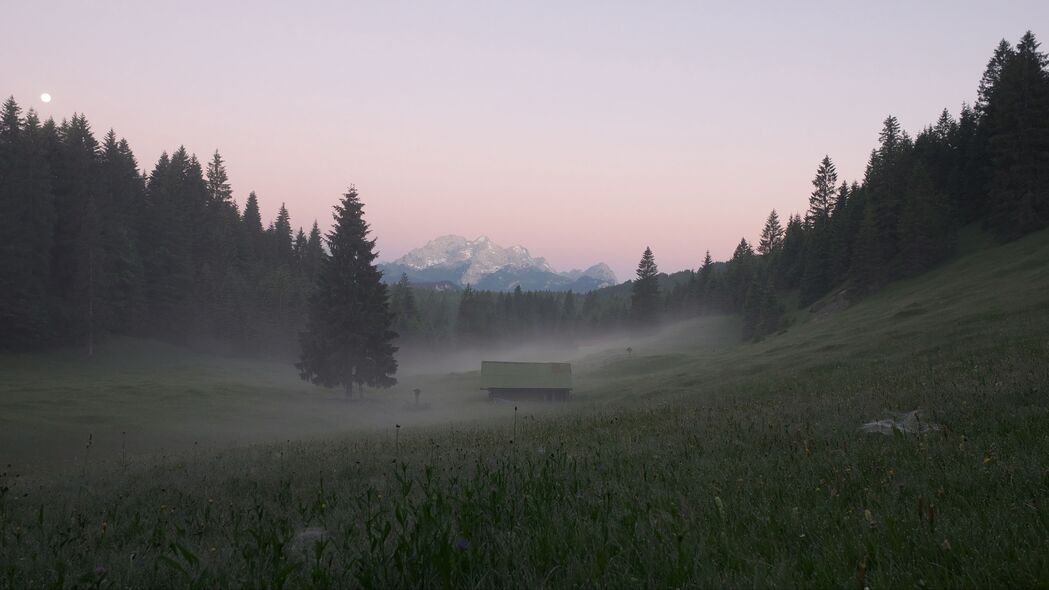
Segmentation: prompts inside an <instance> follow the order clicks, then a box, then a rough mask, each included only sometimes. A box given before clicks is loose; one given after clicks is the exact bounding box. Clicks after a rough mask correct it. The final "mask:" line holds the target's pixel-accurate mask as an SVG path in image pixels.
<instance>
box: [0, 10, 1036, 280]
mask: <svg viewBox="0 0 1049 590" xmlns="http://www.w3.org/2000/svg"><path fill="white" fill-rule="evenodd" d="M724 4H727V3H713V2H711V3H706V2H704V3H701V2H658V3H638V2H634V3H619V2H596V1H595V2H572V3H567V2H549V3H536V2H528V3H524V2H521V3H515V4H511V3H509V2H477V3H464V2H428V3H407V2H394V1H391V2H372V3H344V2H330V3H321V2H295V3H293V2H279V3H277V2H275V3H261V2H241V3H236V2H222V3H214V5H213V3H210V2H195V1H194V2H188V1H184V2H166V3H153V2H146V3H141V2H131V1H129V2H108V1H98V2H95V1H92V2H83V1H77V2H54V1H52V2H36V1H22V0H15V1H14V2H13V6H5V9H4V15H5V21H7V22H8V23H11V24H12V26H9V27H7V28H6V29H5V32H4V34H3V35H2V36H0V55H3V56H4V57H3V60H2V65H0V82H2V84H0V93H2V94H3V95H5V96H6V95H9V94H13V95H14V96H15V97H16V99H18V100H19V101H20V102H21V103H22V104H23V106H32V107H34V108H36V109H37V110H38V111H39V112H40V113H41V114H42V115H44V116H51V115H53V116H55V117H56V118H61V117H64V116H68V115H69V114H71V113H72V112H74V111H75V112H84V113H86V114H87V115H88V118H89V120H90V121H91V122H92V124H93V126H94V128H95V131H96V133H97V134H98V135H99V136H101V135H102V134H103V133H104V132H105V131H106V130H107V129H108V128H110V127H114V128H115V129H116V131H117V133H118V134H120V135H122V136H124V137H126V138H127V139H128V141H129V142H130V143H131V145H132V148H133V149H134V150H135V154H136V156H137V157H138V159H139V163H140V165H142V166H143V167H144V168H146V169H149V168H152V165H153V163H154V162H155V161H156V158H157V157H158V156H159V155H160V153H161V151H163V150H168V151H171V150H172V149H173V148H174V147H176V146H178V145H179V144H185V145H186V147H187V148H188V149H189V150H191V151H193V152H195V153H197V154H198V156H200V157H201V159H205V158H207V157H208V156H209V155H210V154H211V152H212V151H214V150H215V149H216V148H217V149H219V150H220V151H221V152H222V154H223V156H224V157H225V158H226V160H227V163H228V169H229V173H230V177H231V181H232V183H233V188H234V191H235V197H236V198H237V200H238V202H240V203H241V204H243V202H244V199H245V197H246V196H247V193H248V191H250V190H255V191H257V192H258V195H259V199H260V204H261V206H262V210H263V215H264V218H265V219H267V220H268V219H272V217H273V216H274V215H275V213H276V210H277V208H279V207H280V204H281V202H286V203H287V205H288V209H289V210H290V212H291V215H292V221H293V224H295V225H296V226H298V225H302V226H306V227H308V226H309V225H310V224H311V223H312V222H313V220H314V219H317V220H319V221H320V223H321V225H322V227H327V225H328V224H329V222H330V219H331V206H332V205H333V204H334V203H335V201H336V200H337V199H338V197H339V195H340V194H341V193H342V192H343V190H344V189H345V188H346V186H347V185H348V184H350V183H354V184H356V185H357V188H358V190H359V191H360V193H361V196H362V198H363V199H364V201H365V204H366V210H365V211H366V215H367V218H368V221H369V222H370V223H371V225H372V229H373V232H374V235H375V236H376V237H377V238H378V243H379V248H380V250H381V259H384V260H391V259H393V258H395V257H398V256H400V255H402V254H404V253H405V252H406V251H408V250H409V249H411V248H413V247H416V246H419V245H422V244H423V243H425V242H426V241H427V240H429V239H431V238H433V237H436V236H438V235H443V234H449V233H457V234H461V235H464V236H467V237H469V238H474V237H477V236H478V235H482V234H484V235H487V236H489V237H490V238H491V239H492V240H494V241H495V242H497V243H499V244H502V245H504V246H509V245H513V244H522V245H524V246H526V247H528V248H529V250H530V251H531V252H532V253H533V255H541V256H545V257H546V258H547V259H548V261H549V262H550V263H551V264H552V265H553V266H554V267H555V268H558V269H562V270H567V269H569V268H572V267H585V266H588V265H590V264H593V263H595V262H598V261H604V262H607V263H608V264H609V265H611V266H612V267H613V269H614V270H615V271H616V273H617V274H618V275H619V276H620V278H621V279H626V278H629V277H630V276H631V275H632V273H633V269H634V268H635V267H636V264H637V260H638V259H639V258H640V255H641V251H642V250H643V249H644V247H645V246H646V245H649V246H651V247H652V249H653V251H654V252H655V254H656V260H657V262H658V263H659V265H660V268H661V269H662V270H667V271H673V270H680V269H682V268H688V267H695V266H696V265H697V264H698V262H699V260H700V259H701V258H702V255H703V251H704V250H706V249H710V251H711V253H712V254H713V256H714V257H715V258H718V259H723V258H726V257H728V256H729V255H730V254H731V251H732V249H733V248H734V247H735V245H736V243H737V242H738V241H739V238H740V237H741V236H746V237H747V238H748V239H751V238H754V237H755V236H756V234H757V232H758V230H759V229H760V226H761V223H762V222H763V220H764V218H765V216H766V215H767V214H768V211H769V210H770V209H772V208H776V209H778V210H779V211H780V212H781V214H783V215H784V217H785V216H786V214H788V213H790V212H794V211H800V210H802V209H804V207H805V206H806V204H807V199H808V193H809V191H810V184H809V182H810V180H811V178H812V176H813V173H814V171H815V168H816V165H817V163H818V162H819V160H820V159H821V158H822V157H823V155H824V154H830V156H831V157H832V158H833V159H834V160H835V162H836V163H837V165H838V170H839V176H840V177H844V178H847V179H849V180H852V179H855V178H858V177H859V176H860V175H861V174H862V172H863V167H864V165H865V163H866V160H867V155H868V154H869V152H870V150H871V148H872V147H873V146H874V142H875V139H876V136H877V132H878V129H879V127H880V124H881V121H882V120H883V119H884V118H885V116H886V115H887V114H889V113H892V114H895V115H896V116H897V117H899V118H900V120H901V122H902V123H903V125H904V127H905V128H906V129H908V130H909V131H911V132H912V133H914V132H917V131H918V129H919V128H920V127H921V126H923V125H925V124H927V123H930V122H932V121H934V120H935V118H936V116H937V115H938V114H939V112H940V110H941V109H943V108H944V107H948V108H950V109H951V111H952V112H954V113H957V111H958V109H959V106H960V104H961V102H962V101H970V102H971V101H972V100H974V98H975V92H976V85H977V82H978V80H979V77H980V74H981V72H982V71H983V68H984V66H985V64H986V62H987V59H988V58H989V57H990V54H991V52H992V50H993V48H994V46H995V44H996V43H997V42H998V40H999V39H1001V38H1002V37H1006V38H1008V39H1009V40H1010V41H1013V42H1015V40H1016V39H1018V38H1019V36H1020V35H1021V34H1022V33H1023V32H1024V31H1025V30H1027V29H1029V28H1032V29H1034V32H1035V33H1036V34H1042V35H1049V28H1046V30H1044V31H1043V30H1039V29H1038V27H1039V26H1041V25H1044V24H1046V23H1049V3H1047V2H1016V3H996V4H994V5H993V7H992V5H990V4H988V3H986V2H982V3H977V2H972V3H966V2H941V3H933V2H928V3H923V5H922V6H921V7H913V6H911V5H910V3H902V2H901V3H896V4H892V3H882V2H879V3H858V2H857V3H845V2H840V1H839V2H833V3H832V2H820V3H782V2H770V3H766V4H734V6H732V7H728V6H724ZM42 92H49V93H50V94H52V95H53V97H54V100H53V102H51V103H50V104H43V103H41V102H40V101H39V99H38V98H37V97H38V96H39V95H40V93H42Z"/></svg>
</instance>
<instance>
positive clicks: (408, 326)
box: [390, 273, 419, 338]
mask: <svg viewBox="0 0 1049 590" xmlns="http://www.w3.org/2000/svg"><path fill="white" fill-rule="evenodd" d="M390 311H392V312H393V314H394V328H395V329H396V331H397V333H398V334H400V335H401V337H402V338H408V337H412V336H416V335H417V334H418V332H419V309H418V307H417V306H416V304H415V293H414V292H413V290H412V285H411V283H410V282H409V281H408V275H407V274H405V273H401V278H400V279H398V280H397V283H396V284H394V286H393V288H392V289H390Z"/></svg>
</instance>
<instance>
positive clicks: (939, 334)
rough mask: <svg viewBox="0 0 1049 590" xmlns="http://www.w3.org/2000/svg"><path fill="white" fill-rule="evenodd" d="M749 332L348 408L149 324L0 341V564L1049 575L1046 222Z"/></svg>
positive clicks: (174, 579) (66, 578) (297, 574)
mask: <svg viewBox="0 0 1049 590" xmlns="http://www.w3.org/2000/svg"><path fill="white" fill-rule="evenodd" d="M970 243H973V244H974V243H975V242H974V241H970ZM737 331H738V326H737V325H736V324H735V321H734V320H732V319H729V318H707V319H704V320H701V321H697V322H691V323H687V324H683V325H681V326H679V327H677V328H676V329H671V330H668V331H667V332H665V333H664V334H661V335H659V336H658V337H656V338H651V339H648V340H640V339H639V340H634V341H631V340H627V341H626V342H629V343H630V345H631V346H632V347H633V348H634V350H635V352H634V354H633V355H631V356H630V357H627V356H626V355H625V354H624V353H623V352H622V350H621V349H622V344H623V341H617V342H614V343H608V345H607V346H608V349H607V350H602V349H601V347H600V346H598V347H593V348H590V349H584V350H582V351H581V352H580V354H582V358H580V359H579V360H578V361H577V362H576V368H577V371H578V378H577V391H576V392H575V394H574V397H575V399H574V401H572V402H571V403H569V404H566V405H564V406H543V405H530V406H523V405H522V406H520V407H519V408H518V409H517V410H515V409H514V407H513V406H510V405H507V404H490V403H487V402H484V401H481V400H482V399H483V396H481V395H479V393H478V392H476V391H475V390H474V388H475V387H476V375H475V374H455V375H450V376H445V377H442V378H435V377H415V378H411V379H406V380H405V383H404V384H403V385H402V386H401V387H400V388H398V389H397V390H395V391H393V392H390V393H389V394H388V397H387V396H386V394H381V395H382V397H380V394H375V399H374V400H370V401H366V402H352V403H348V402H344V401H341V400H339V399H338V398H337V397H335V396H332V395H331V394H328V393H325V392H323V391H317V390H314V389H312V388H308V387H305V386H303V385H301V384H300V383H298V382H297V381H296V377H295V375H294V372H293V371H291V370H290V369H288V368H287V367H284V366H283V365H276V364H267V363H259V362H257V361H240V360H235V359H214V358H209V357H195V356H194V355H192V354H190V353H186V352H185V351H180V350H174V349H172V350H171V351H170V354H169V355H168V356H167V359H168V360H167V361H165V362H160V361H157V360H156V356H157V355H156V352H157V350H151V349H149V347H143V346H142V345H141V343H134V342H126V343H114V345H113V346H114V347H115V348H114V349H113V350H110V351H108V352H107V354H106V355H105V362H100V361H96V362H95V363H93V364H90V365H89V364H85V363H84V362H83V361H79V360H75V359H71V358H65V357H63V356H62V355H52V356H47V357H13V358H4V359H0V371H2V372H3V375H4V377H5V379H4V383H3V385H0V387H2V388H3V389H2V390H0V395H2V397H0V409H2V413H0V427H2V429H3V432H2V434H0V442H2V443H3V453H4V454H5V455H9V456H11V457H14V458H15V459H12V461H15V460H18V461H24V460H25V458H27V457H29V456H31V455H33V454H34V453H36V452H37V451H38V450H39V451H40V452H41V453H44V454H47V455H48V456H49V457H51V459H50V460H49V461H48V462H47V464H48V465H47V466H48V469H43V468H42V467H40V468H34V467H33V466H32V465H31V464H26V469H25V470H22V471H20V473H21V472H25V473H29V475H26V476H20V477H16V476H15V475H14V473H13V470H11V469H9V470H8V471H7V472H6V473H5V474H4V476H3V480H2V483H0V586H5V587H19V588H23V587H33V588H36V587H54V586H58V587H62V586H74V585H76V586H83V587H113V588H118V587H121V588H122V587H129V586H130V587H157V586H176V587H207V588H211V587H225V586H233V587H242V586H249V587H302V586H316V587H341V586H362V587H379V588H386V587H404V586H468V587H491V586H510V587H528V588H543V587H555V588H560V587H566V586H586V587H595V586H598V587H637V586H649V587H680V586H731V587H740V586H747V587H750V586H818V587H832V586H833V587H851V588H857V587H858V588H863V587H867V586H869V587H871V588H881V587H899V586H932V587H958V586H1003V585H1004V586H1024V587H1030V586H1040V587H1046V586H1049V397H1047V395H1049V233H1047V232H1042V233H1041V234H1037V235H1033V236H1030V237H1028V238H1025V239H1023V240H1021V241H1018V242H1014V243H1011V244H1008V245H1005V246H999V247H977V246H976V245H971V246H970V247H968V248H967V252H966V253H965V254H964V255H963V256H961V257H960V258H959V259H957V260H956V261H954V262H953V263H951V264H949V265H947V266H945V267H943V268H942V269H940V270H937V271H935V272H933V273H930V274H928V275H925V276H922V277H920V278H918V279H915V280H912V281H906V282H902V283H898V284H894V285H893V286H891V287H890V288H888V289H886V290H885V291H883V292H881V293H879V294H878V295H877V296H875V297H872V298H870V299H868V300H866V301H864V302H863V303H861V304H859V305H856V306H854V307H852V308H849V309H847V310H844V311H841V312H838V313H835V314H831V315H827V316H811V317H810V316H807V315H800V316H798V318H797V323H796V325H794V326H793V327H792V328H791V329H790V330H789V331H787V332H785V333H783V334H780V335H777V336H775V337H772V338H768V339H766V340H765V341H763V342H761V343H758V344H738V343H735V342H734V341H733V339H732V338H731V337H730V336H727V335H728V334H733V333H736V332H737ZM121 346H123V347H125V350H124V351H123V352H120V347H121ZM155 346H159V345H155ZM136 355H140V356H136ZM417 383H424V384H425V386H426V389H425V390H426V391H427V402H428V403H429V404H430V407H429V408H428V409H425V410H413V409H410V405H409V403H408V400H409V395H410V394H408V393H407V392H408V391H409V390H410V388H411V387H412V386H413V385H415V384H417ZM114 402H119V403H116V404H115V403H114ZM912 410H919V412H920V413H919V416H920V418H921V423H922V425H923V428H922V432H918V433H902V432H896V433H895V434H892V435H887V436H886V435H882V434H867V433H863V432H861V430H860V427H861V426H862V425H863V424H864V423H866V422H868V421H871V420H875V419H881V418H885V417H887V416H889V415H890V414H891V413H894V412H908V411H912ZM208 416H210V417H211V419H210V421H207V419H206V417H208ZM391 421H396V422H395V424H400V425H401V427H400V428H397V427H396V426H392V427H391V424H390V422H391ZM130 424H137V425H138V429H137V430H132V429H131V426H126V425H130ZM125 428H126V432H128V435H127V440H134V441H135V444H134V447H135V448H134V449H133V452H132V453H131V457H130V458H127V459H125V457H124V450H122V447H123V446H127V445H120V444H117V441H118V440H122V439H123V437H121V436H120V434H119V432H116V431H115V429H125ZM103 431H106V432H108V434H103V433H102V432H103ZM123 431H125V430H121V432H123ZM347 431H349V432H347ZM88 433H94V434H93V435H92V441H93V443H92V444H93V445H95V444H96V443H95V441H96V440H101V439H103V438H104V439H106V442H105V446H104V449H105V450H102V449H103V447H101V446H93V447H92V448H91V449H87V448H86V438H87V437H86V436H85V435H86V434H88ZM231 433H232V434H231ZM60 438H61V439H65V440H67V441H68V442H63V443H59V442H55V440H56V439H60ZM194 440H196V441H198V442H199V443H200V444H198V445H193V441H194ZM267 440H269V441H274V440H277V441H283V442H276V443H274V442H270V443H268V444H257V445H253V446H244V444H243V443H248V442H256V441H267ZM231 443H240V444H231ZM97 444H98V445H102V443H97ZM12 445H13V446H12ZM17 445H21V447H20V448H16V447H17ZM157 451H159V452H161V453H163V454H159V453H158V452H157ZM56 462H57V463H64V466H62V467H60V468H58V467H55V464H56Z"/></svg>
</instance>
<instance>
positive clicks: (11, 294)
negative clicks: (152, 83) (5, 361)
mask: <svg viewBox="0 0 1049 590" xmlns="http://www.w3.org/2000/svg"><path fill="white" fill-rule="evenodd" d="M54 218H55V211H54V196H53V193H52V179H51V172H50V169H49V166H48V162H47V159H46V151H45V145H44V138H43V135H42V131H41V129H40V122H39V120H38V119H37V117H36V114H35V113H33V112H32V111H30V112H29V113H28V114H27V115H26V117H25V122H24V123H23V121H22V117H21V108H20V107H19V106H18V104H17V103H16V102H15V100H14V98H10V99H8V100H7V101H5V103H4V105H3V107H2V110H0V350H4V349H7V350H24V349H26V348H29V347H33V346H36V345H40V344H43V343H45V342H47V341H48V340H49V339H51V337H52V336H53V326H52V318H51V305H50V301H51V297H50V290H49V286H50V282H51V281H50V280H51V244H52V232H53V226H54Z"/></svg>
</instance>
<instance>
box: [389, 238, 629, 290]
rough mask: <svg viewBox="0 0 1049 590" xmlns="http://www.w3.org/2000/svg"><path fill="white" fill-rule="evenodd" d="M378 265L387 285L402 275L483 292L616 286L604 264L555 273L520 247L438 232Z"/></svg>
mask: <svg viewBox="0 0 1049 590" xmlns="http://www.w3.org/2000/svg"><path fill="white" fill-rule="evenodd" d="M379 268H380V269H381V270H382V271H383V276H384V278H385V280H386V281H387V282H391V283H392V282H395V281H396V280H397V279H398V278H399V277H400V276H401V274H406V275H408V280H410V281H412V282H413V283H441V282H445V281H447V282H450V283H454V284H458V285H461V286H465V285H468V284H469V285H473V286H474V288H476V289H482V290H489V291H512V290H514V289H515V288H516V287H518V286H519V287H521V289H523V290H526V291H568V290H572V291H576V292H586V291H593V290H594V289H600V288H602V287H607V286H610V285H614V284H616V275H615V273H613V272H612V269H611V268H609V267H608V265H607V264H604V263H599V264H595V265H593V266H591V267H590V268H588V269H586V270H578V269H575V270H571V271H568V272H564V273H560V272H557V271H556V270H554V269H553V267H551V266H550V265H549V264H548V263H547V262H546V259H545V258H542V257H533V256H532V255H531V254H530V253H529V252H528V249H527V248H525V247H524V246H511V247H509V248H504V247H502V246H500V245H499V244H496V243H495V242H493V241H492V240H490V239H488V238H487V237H485V236H481V237H479V238H477V239H476V240H468V239H466V238H464V237H462V236H456V235H447V236H441V237H439V238H435V239H433V240H430V241H429V242H427V244H426V245H425V246H422V247H421V248H416V249H414V250H412V251H411V252H408V253H407V254H405V255H404V256H402V257H400V258H398V259H397V260H394V261H393V262H389V263H385V264H380V265H379Z"/></svg>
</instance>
